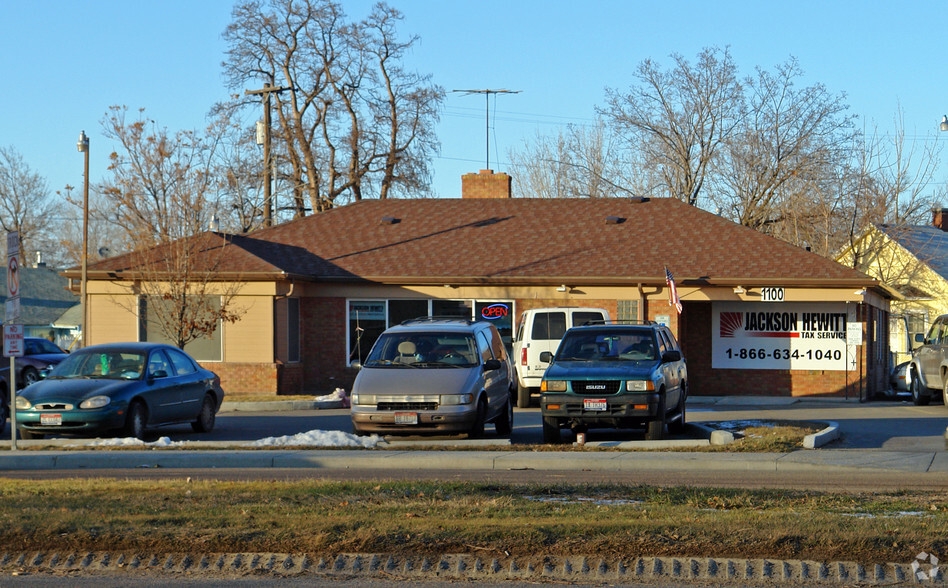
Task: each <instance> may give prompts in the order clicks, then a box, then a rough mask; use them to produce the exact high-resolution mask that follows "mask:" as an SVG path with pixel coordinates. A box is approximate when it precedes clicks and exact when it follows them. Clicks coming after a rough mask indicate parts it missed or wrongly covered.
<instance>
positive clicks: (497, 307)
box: [481, 303, 509, 321]
mask: <svg viewBox="0 0 948 588" xmlns="http://www.w3.org/2000/svg"><path fill="white" fill-rule="evenodd" d="M508 312H509V309H508V308H507V305H506V304H499V303H498V304H491V305H490V306H487V307H484V309H483V310H481V316H482V317H484V318H486V319H487V320H490V321H494V320H497V319H499V318H504V317H505V316H507V313H508Z"/></svg>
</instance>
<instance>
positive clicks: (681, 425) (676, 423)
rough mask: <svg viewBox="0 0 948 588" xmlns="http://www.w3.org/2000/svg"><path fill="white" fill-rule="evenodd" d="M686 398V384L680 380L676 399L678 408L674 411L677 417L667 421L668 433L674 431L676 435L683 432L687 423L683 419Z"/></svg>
mask: <svg viewBox="0 0 948 588" xmlns="http://www.w3.org/2000/svg"><path fill="white" fill-rule="evenodd" d="M687 400H688V386H687V385H686V384H685V383H684V382H682V384H681V396H680V398H679V400H678V410H677V411H676V412H677V413H678V416H679V418H677V419H675V420H673V421H672V422H670V423H668V432H669V433H674V434H676V435H678V434H681V433H684V432H685V426H686V425H687V421H686V420H685V412H686V408H685V404H686V402H687Z"/></svg>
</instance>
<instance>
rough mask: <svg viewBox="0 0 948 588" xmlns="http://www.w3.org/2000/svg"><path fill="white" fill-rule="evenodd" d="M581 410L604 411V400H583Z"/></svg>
mask: <svg viewBox="0 0 948 588" xmlns="http://www.w3.org/2000/svg"><path fill="white" fill-rule="evenodd" d="M583 410H606V399H605V398H583Z"/></svg>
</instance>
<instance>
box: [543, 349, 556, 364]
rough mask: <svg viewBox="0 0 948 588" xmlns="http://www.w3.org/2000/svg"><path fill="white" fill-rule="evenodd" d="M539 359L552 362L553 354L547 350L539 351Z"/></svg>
mask: <svg viewBox="0 0 948 588" xmlns="http://www.w3.org/2000/svg"><path fill="white" fill-rule="evenodd" d="M540 361H542V362H543V363H553V354H552V353H550V352H549V351H541V352H540Z"/></svg>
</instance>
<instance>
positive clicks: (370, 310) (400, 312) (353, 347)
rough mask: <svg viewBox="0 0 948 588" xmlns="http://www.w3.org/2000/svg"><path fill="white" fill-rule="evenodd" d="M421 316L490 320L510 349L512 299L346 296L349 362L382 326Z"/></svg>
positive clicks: (358, 357)
mask: <svg viewBox="0 0 948 588" xmlns="http://www.w3.org/2000/svg"><path fill="white" fill-rule="evenodd" d="M423 316H440V317H457V318H463V319H467V320H482V321H490V322H491V323H492V324H493V325H494V326H495V327H497V330H498V332H499V333H500V336H501V340H502V341H503V343H504V345H505V346H506V347H507V352H508V353H510V352H511V347H512V345H513V343H512V335H513V317H514V312H513V301H509V300H501V301H486V300H428V299H424V300H419V299H415V300H405V299H391V300H350V301H349V343H348V344H349V351H348V356H349V363H352V362H354V361H359V362H360V363H361V362H362V361H363V360H365V358H366V357H367V356H368V354H369V350H370V349H371V348H372V345H373V344H374V343H375V341H376V340H377V339H378V338H379V336H380V335H381V334H382V332H383V331H385V329H386V328H388V327H391V326H394V325H397V324H399V323H402V322H404V321H406V320H408V319H413V318H418V317H423Z"/></svg>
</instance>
